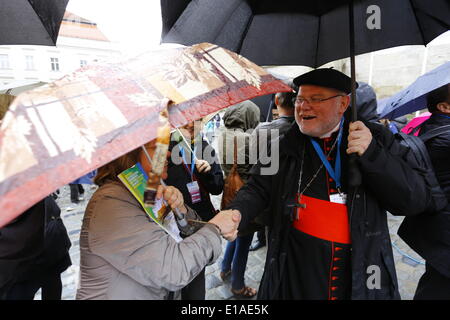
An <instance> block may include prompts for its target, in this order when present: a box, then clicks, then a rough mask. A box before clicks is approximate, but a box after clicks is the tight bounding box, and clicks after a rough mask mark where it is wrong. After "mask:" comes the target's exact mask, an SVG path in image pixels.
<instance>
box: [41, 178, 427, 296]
mask: <svg viewBox="0 0 450 320" xmlns="http://www.w3.org/2000/svg"><path fill="white" fill-rule="evenodd" d="M84 188H85V190H86V191H85V194H84V198H85V199H84V200H83V201H81V202H80V203H79V204H78V205H73V204H72V203H71V202H70V191H69V187H68V186H64V187H62V188H60V195H59V198H58V199H57V202H58V204H59V206H60V208H61V211H62V218H63V221H64V223H65V225H66V227H67V230H68V233H69V236H70V239H71V241H72V247H71V249H70V255H71V258H72V263H73V264H72V266H71V267H70V268H69V269H68V270H66V271H65V272H64V273H63V275H62V279H63V295H62V298H63V299H64V300H72V299H75V294H76V287H77V283H78V272H79V261H80V251H79V234H80V228H81V223H82V218H83V214H84V209H85V207H86V204H87V202H88V200H89V198H90V197H91V195H92V194H93V193H94V192H95V190H96V187H95V186H92V185H84ZM213 203H214V204H215V205H216V206H217V205H218V204H219V203H220V196H216V197H213ZM69 207H71V208H73V210H67V209H68V208H69ZM402 220H403V217H395V216H392V215H389V216H388V224H389V229H390V233H391V239H392V243H393V253H394V258H395V263H396V269H397V277H398V281H399V287H400V295H401V297H402V299H404V300H411V299H412V298H413V296H414V292H415V289H416V286H417V282H418V280H419V278H420V277H421V275H422V274H423V272H424V271H425V267H424V265H423V264H421V263H423V260H422V259H421V258H420V257H419V256H418V255H417V254H416V253H415V252H414V251H412V250H411V249H410V248H409V247H408V246H407V245H406V244H405V243H404V242H403V241H402V240H401V239H400V238H399V237H398V236H397V234H396V233H397V229H398V227H399V226H400V223H401V222H402ZM225 245H226V241H225V240H223V251H224V250H225ZM266 251H267V249H266V247H263V248H261V249H259V250H257V251H254V252H250V253H249V258H248V262H247V270H246V273H245V281H246V285H248V286H251V287H253V288H258V286H259V282H260V279H261V277H262V274H263V268H264V262H265V257H266ZM221 261H222V259H221V258H219V259H218V260H217V261H216V262H215V263H214V264H212V265H210V266H208V267H206V289H207V290H206V299H208V300H233V299H234V297H233V295H232V293H231V291H230V283H229V281H227V282H225V283H223V282H222V280H221V279H220V277H219V272H220V263H221ZM36 299H40V293H39V292H38V294H37V295H36Z"/></svg>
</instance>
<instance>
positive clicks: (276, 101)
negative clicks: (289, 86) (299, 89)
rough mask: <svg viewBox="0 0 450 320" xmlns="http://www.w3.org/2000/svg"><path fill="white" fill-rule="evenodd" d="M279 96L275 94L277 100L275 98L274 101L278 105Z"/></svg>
mask: <svg viewBox="0 0 450 320" xmlns="http://www.w3.org/2000/svg"><path fill="white" fill-rule="evenodd" d="M278 101H279V100H278V97H277V96H276V95H275V100H273V102H274V103H275V105H276V106H278Z"/></svg>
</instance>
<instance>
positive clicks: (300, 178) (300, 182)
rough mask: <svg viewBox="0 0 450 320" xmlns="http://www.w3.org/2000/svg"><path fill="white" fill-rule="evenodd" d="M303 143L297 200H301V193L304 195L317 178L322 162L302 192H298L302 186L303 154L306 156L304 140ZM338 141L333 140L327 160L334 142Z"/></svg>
mask: <svg viewBox="0 0 450 320" xmlns="http://www.w3.org/2000/svg"><path fill="white" fill-rule="evenodd" d="M304 141H305V142H304V143H303V156H302V165H301V167H300V177H299V179H298V189H297V193H299V196H298V199H300V198H301V196H302V195H303V193H305V191H306V189H308V188H309V186H310V185H311V183H312V182H313V181H314V180H315V179H316V178H317V176H318V175H319V172H320V170H322V168H323V165H324V164H323V162H322V164H321V165H320V167H319V169H318V170H317V171H316V173H315V174H314V175H313V176H312V178H311V180H309V182H308V184H307V185H306V187H305V188H303V191H302V192H300V187H301V184H302V176H303V163H304V162H305V154H306V139H305V140H304ZM337 141H338V139H337V138H336V139H335V140H334V143H333V145H332V146H331V149H330V152H328V154H327V158H328V157H329V156H330V154H331V153H332V152H333V150H334V147H335V146H336V142H337Z"/></svg>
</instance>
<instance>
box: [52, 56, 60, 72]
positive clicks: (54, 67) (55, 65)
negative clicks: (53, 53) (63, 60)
mask: <svg viewBox="0 0 450 320" xmlns="http://www.w3.org/2000/svg"><path fill="white" fill-rule="evenodd" d="M50 65H51V68H52V71H59V59H58V58H50Z"/></svg>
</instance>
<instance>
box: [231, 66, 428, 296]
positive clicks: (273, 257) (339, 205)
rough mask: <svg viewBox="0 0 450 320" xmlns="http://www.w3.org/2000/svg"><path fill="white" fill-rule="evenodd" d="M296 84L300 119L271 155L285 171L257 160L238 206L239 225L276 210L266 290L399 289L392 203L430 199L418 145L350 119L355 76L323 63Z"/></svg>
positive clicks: (374, 292) (421, 204)
mask: <svg viewBox="0 0 450 320" xmlns="http://www.w3.org/2000/svg"><path fill="white" fill-rule="evenodd" d="M294 84H295V85H296V86H298V92H297V95H296V97H295V98H294V105H295V122H296V124H294V125H293V126H292V127H291V128H290V129H289V130H288V131H287V132H286V134H285V135H284V137H283V138H282V139H281V140H280V142H279V149H278V150H279V154H278V155H271V159H276V160H278V161H279V166H278V167H279V170H278V172H277V173H275V174H272V175H267V174H264V170H263V169H264V168H265V167H267V166H271V164H270V163H269V164H262V163H257V164H256V165H255V166H254V167H253V168H252V171H251V173H252V176H251V178H250V179H249V181H248V182H247V184H246V185H245V186H244V187H243V188H241V189H240V191H239V193H238V194H237V196H236V198H235V200H234V201H233V202H232V203H231V205H230V206H229V209H233V210H238V211H239V212H240V213H241V215H242V220H241V224H240V226H239V228H243V227H245V226H246V224H247V223H248V222H249V221H251V220H252V219H253V218H254V217H255V216H256V215H258V213H260V212H262V211H263V210H264V209H266V208H268V210H267V211H268V212H270V216H268V217H267V219H265V220H266V222H267V223H268V229H269V232H268V241H267V243H268V251H267V258H266V264H265V269H264V275H263V278H262V280H261V285H260V288H259V293H258V298H259V299H329V300H338V299H398V298H400V296H399V292H398V284H397V277H396V272H395V266H394V259H393V255H392V248H391V243H390V238H389V230H388V227H387V215H386V210H388V211H389V212H391V213H393V214H396V215H414V214H419V213H421V212H423V211H425V210H426V209H428V207H429V206H430V205H431V194H430V190H429V188H428V186H427V184H426V182H425V179H424V177H423V176H422V174H421V168H413V167H412V166H411V165H409V164H408V161H407V160H408V157H411V156H412V154H411V153H410V152H409V150H408V149H406V148H404V147H402V146H401V145H400V144H399V143H397V142H396V140H395V139H394V136H393V135H392V134H391V132H390V131H389V130H388V129H386V128H384V127H382V126H380V125H378V124H375V123H368V122H367V123H363V122H362V121H355V122H350V121H349V120H348V119H346V116H345V115H346V110H347V108H348V106H349V104H350V98H349V96H348V94H349V93H350V91H351V81H350V78H349V77H348V76H346V75H345V74H343V73H341V72H339V71H337V70H333V69H317V70H313V71H311V72H308V73H305V74H303V75H301V76H299V77H297V78H295V79H294ZM273 143H274V142H273V141H272V144H273ZM272 150H277V149H274V148H273V149H272ZM352 153H356V154H357V155H358V161H357V162H358V166H359V168H360V170H361V173H362V185H360V186H358V187H354V186H351V185H349V183H348V180H349V173H348V162H349V161H348V160H349V157H348V155H349V154H352ZM412 190H414V193H413V192H412Z"/></svg>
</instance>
